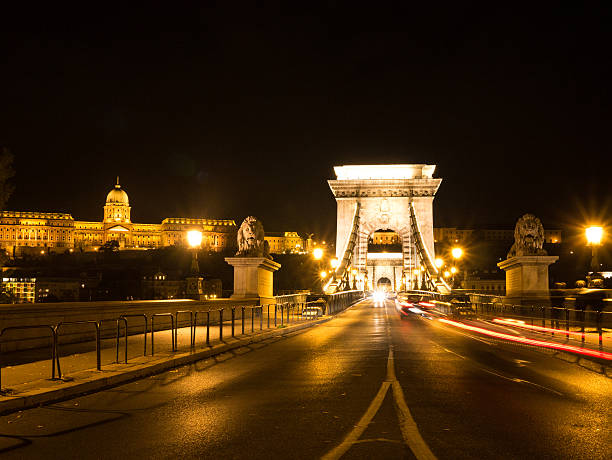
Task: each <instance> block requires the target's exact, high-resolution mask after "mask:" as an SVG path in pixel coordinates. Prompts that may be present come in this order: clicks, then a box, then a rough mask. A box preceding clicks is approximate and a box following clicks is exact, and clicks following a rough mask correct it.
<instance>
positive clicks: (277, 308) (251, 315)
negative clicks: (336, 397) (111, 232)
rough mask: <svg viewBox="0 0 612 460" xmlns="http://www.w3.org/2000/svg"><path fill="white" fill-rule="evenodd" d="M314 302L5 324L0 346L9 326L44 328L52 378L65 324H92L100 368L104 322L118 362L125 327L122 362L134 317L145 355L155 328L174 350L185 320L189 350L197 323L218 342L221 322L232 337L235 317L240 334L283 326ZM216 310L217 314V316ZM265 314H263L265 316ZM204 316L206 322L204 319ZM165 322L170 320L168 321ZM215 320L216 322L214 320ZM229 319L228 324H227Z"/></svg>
mask: <svg viewBox="0 0 612 460" xmlns="http://www.w3.org/2000/svg"><path fill="white" fill-rule="evenodd" d="M356 292H358V293H359V295H360V296H361V297H362V296H363V293H362V292H361V291H348V292H344V293H339V294H335V296H336V297H334V296H328V297H331V299H330V300H328V305H327V307H326V309H327V311H326V312H325V313H326V314H331V313H334V312H338V311H341V310H343V309H344V308H346V307H347V306H349V305H351V304H352V303H354V302H355V299H357V298H361V297H359V295H357V294H356ZM313 303H316V302H298V303H289V302H285V303H280V304H266V305H255V306H253V305H248V306H246V305H245V306H239V307H236V306H233V307H230V313H231V316H230V318H229V319H227V320H226V319H225V318H226V317H225V316H224V310H226V309H224V308H219V309H213V310H198V311H193V310H179V311H176V312H174V313H154V314H151V315H146V314H144V313H126V314H122V315H120V316H119V317H117V318H104V319H101V320H83V321H61V322H59V323H57V324H55V325H49V324H41V325H24V326H10V327H5V328H4V329H2V330H1V331H0V346H1V344H2V337H3V335H4V334H5V333H6V332H8V331H10V330H22V329H47V330H48V331H49V332H50V336H51V344H50V348H51V378H52V379H56V378H57V379H61V378H62V375H63V374H62V371H61V365H60V344H59V338H60V337H61V335H62V332H63V330H64V329H65V328H66V326H79V325H80V326H88V327H91V329H92V332H93V331H95V341H94V342H95V351H96V369H97V370H101V369H102V360H101V350H102V337H101V331H102V330H108V327H106V328H103V325H104V324H106V323H115V327H114V330H115V336H114V339H115V363H117V364H119V363H120V361H119V355H120V342H121V340H120V339H121V325H123V330H124V336H123V338H124V355H123V360H122V361H123V363H126V364H127V363H128V336H129V335H130V334H132V335H134V334H139V333H138V332H133V331H130V323H131V321H130V320H133V319H136V318H142V320H143V321H142V322H143V328H142V333H141V336H142V338H143V343H144V346H143V349H142V352H143V356H147V335H148V334H149V332H150V334H151V356H154V355H155V332H159V331H161V330H163V329H166V330H167V329H168V326H169V329H170V336H171V350H172V352H176V351H177V350H178V330H179V329H182V327H181V326H182V325H184V324H186V325H188V326H189V336H190V339H189V347H190V349H191V350H192V351H194V350H195V349H196V348H197V345H198V344H197V337H196V335H197V329H198V327H203V326H205V327H206V337H205V341H204V344H202V345H203V346H206V347H210V346H211V342H212V340H211V331H212V330H213V327H215V326H218V337H217V340H218V341H219V342H223V341H224V332H223V329H224V326H226V327H230V328H231V337H234V338H235V337H236V336H237V332H238V328H237V325H236V321H237V320H239V321H240V325H239V327H240V329H239V330H240V335H246V334H254V333H256V331H263V330H264V329H271V328H277V327H279V326H283V327H285V326H286V325H289V324H294V323H296V322H303V321H309V320H312V319H316V317H311V316H308V317H307V316H305V315H304V309H305V308H307V307H308V306H309V305H311V304H313ZM237 313H239V314H240V318H238V317H237ZM217 314H218V316H217ZM264 316H265V318H264ZM164 318H165V319H167V320H169V321H167V322H165V324H164V323H161V324H163V329H159V330H157V331H156V326H157V327H158V328H159V326H160V321H161V320H162V319H164ZM204 318H205V323H204V321H203V319H204ZM149 322H150V330H149ZM168 322H169V323H170V324H168ZM215 322H216V323H217V324H216V325H215V324H214V323H215ZM226 322H227V323H229V324H226ZM1 359H2V353H1V348H0V393H2V365H3V363H2V361H1Z"/></svg>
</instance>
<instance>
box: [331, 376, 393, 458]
mask: <svg viewBox="0 0 612 460" xmlns="http://www.w3.org/2000/svg"><path fill="white" fill-rule="evenodd" d="M390 386H391V383H389V382H383V383H382V385H381V386H380V389H379V390H378V393H376V396H375V397H374V399H373V400H372V402H371V403H370V405H369V406H368V410H366V412H365V414H363V416H362V417H361V418H360V419H359V421H358V422H357V425H355V427H354V428H353V429H352V431H351V432H350V433H349V434H348V435H347V436H346V438H344V440H343V441H342V442H341V443H340V445H338V446H336V447H335V448H333V449H332V450H331V451H329V452H328V453H327V454H325V455H324V456H323V457H321V459H322V460H336V459H338V458H340V457H342V456H343V455H344V454H345V452H346V451H347V450H349V449H350V448H351V446H352V445H353V444H355V443H356V442H357V440H358V439H359V437H360V436H361V435H362V434H363V432H364V431H365V429H366V428H367V427H368V425H369V424H370V422H371V421H372V419H373V418H374V416H375V415H376V413H377V412H378V409H380V406H381V405H382V402H383V401H384V399H385V396H386V395H387V390H389V387H390Z"/></svg>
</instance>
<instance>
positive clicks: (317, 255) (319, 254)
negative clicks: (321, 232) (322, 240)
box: [312, 248, 323, 260]
mask: <svg viewBox="0 0 612 460" xmlns="http://www.w3.org/2000/svg"><path fill="white" fill-rule="evenodd" d="M312 256H313V257H314V258H315V260H321V258H322V257H323V249H321V248H314V250H313V251H312Z"/></svg>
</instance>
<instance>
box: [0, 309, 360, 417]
mask: <svg viewBox="0 0 612 460" xmlns="http://www.w3.org/2000/svg"><path fill="white" fill-rule="evenodd" d="M350 308H351V307H347V308H346V309H345V310H344V311H343V312H340V313H339V314H342V313H344V312H345V311H347V310H348V309H350ZM335 316H338V315H335ZM335 316H330V317H326V318H321V319H318V320H315V321H312V322H309V323H304V324H296V325H293V326H288V327H285V328H282V329H274V330H271V331H266V332H262V333H260V334H257V335H253V336H250V337H243V338H238V339H230V340H232V341H231V342H221V343H218V344H216V345H214V346H211V347H209V348H207V349H204V350H201V351H198V352H193V353H192V352H183V353H177V354H175V355H173V356H171V357H168V358H166V359H164V360H163V361H160V362H156V363H152V364H147V363H143V364H136V365H134V367H133V368H132V369H129V370H123V371H121V370H117V371H115V370H108V371H101V372H103V373H104V374H106V375H100V371H95V370H84V371H80V372H78V373H76V374H74V375H75V376H77V377H76V378H75V380H72V381H69V382H63V383H61V385H62V386H61V387H58V388H54V389H49V388H45V389H37V390H31V391H24V392H23V393H22V394H20V395H16V396H4V397H0V398H1V400H0V415H6V414H9V413H11V412H16V411H20V410H24V409H31V408H34V407H38V406H41V405H45V404H50V403H54V402H58V401H62V400H65V399H69V398H73V397H76V396H80V395H83V394H86V393H93V392H96V391H100V390H103V389H106V388H110V387H113V386H117V385H120V384H123V383H127V382H130V381H133V380H138V379H141V378H144V377H148V376H151V375H155V374H160V373H162V372H165V371H168V370H170V369H174V368H176V367H180V366H184V365H186V364H192V363H194V362H197V361H201V360H203V359H207V358H210V357H211V356H216V355H219V354H221V353H225V352H228V351H231V350H234V349H237V348H242V347H244V346H247V345H250V344H252V343H257V342H263V341H265V340H268V339H271V338H279V337H284V336H286V335H289V334H291V333H293V332H296V331H301V330H303V329H308V328H311V327H313V326H317V325H319V324H323V323H326V322H328V321H331V320H332V319H333V318H334V317H335ZM79 375H81V376H83V377H82V378H81V379H80V380H79V381H77V379H78V378H79V377H78V376H79Z"/></svg>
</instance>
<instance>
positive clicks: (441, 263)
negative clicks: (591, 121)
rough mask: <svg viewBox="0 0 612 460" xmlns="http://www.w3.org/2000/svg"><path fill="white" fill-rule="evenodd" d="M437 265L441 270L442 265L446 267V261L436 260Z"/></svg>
mask: <svg viewBox="0 0 612 460" xmlns="http://www.w3.org/2000/svg"><path fill="white" fill-rule="evenodd" d="M435 264H436V267H438V268H440V267H442V265H444V261H443V260H442V259H436V260H435Z"/></svg>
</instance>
